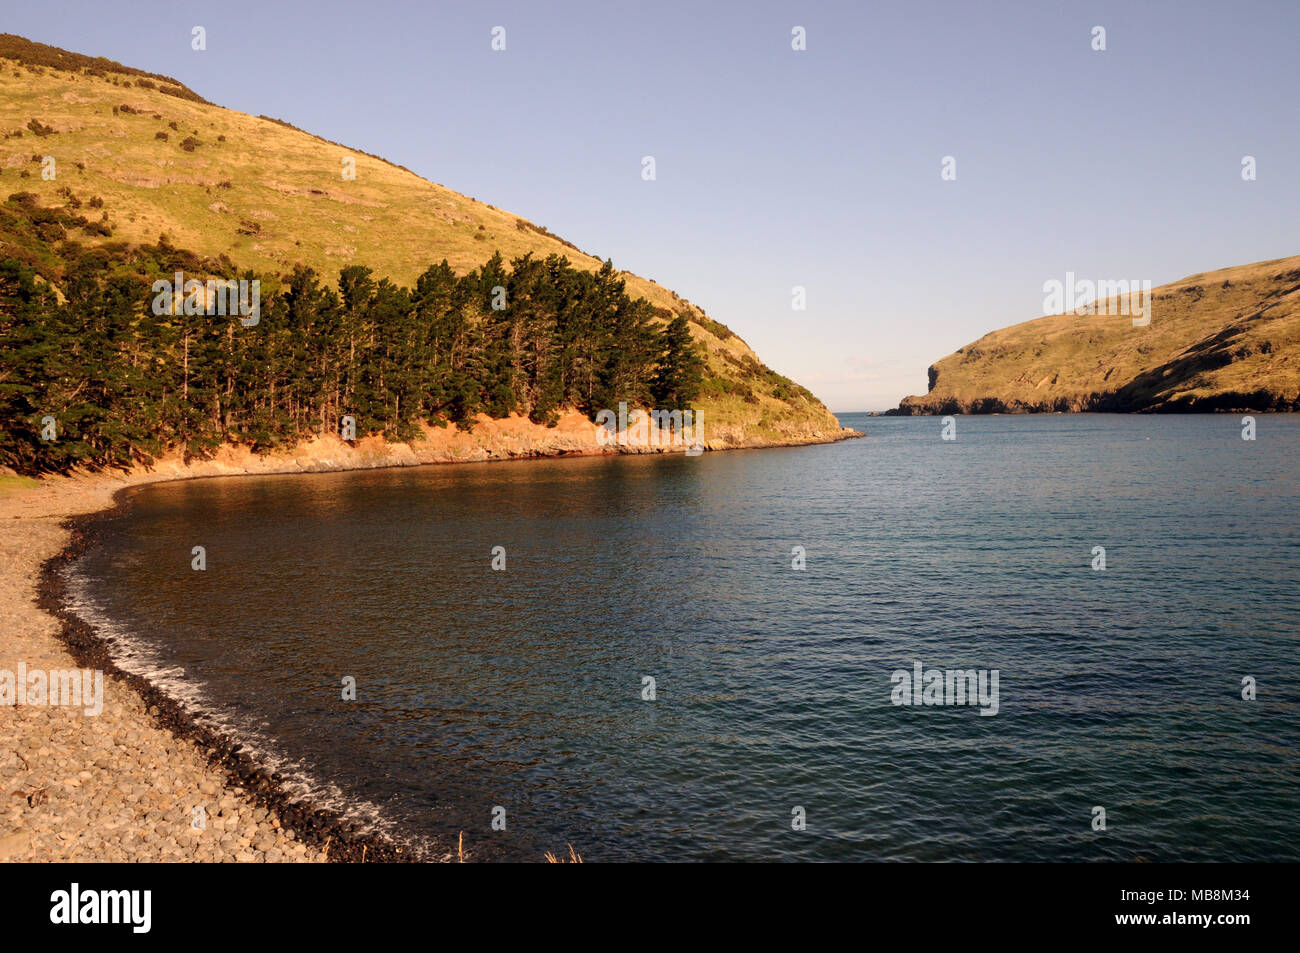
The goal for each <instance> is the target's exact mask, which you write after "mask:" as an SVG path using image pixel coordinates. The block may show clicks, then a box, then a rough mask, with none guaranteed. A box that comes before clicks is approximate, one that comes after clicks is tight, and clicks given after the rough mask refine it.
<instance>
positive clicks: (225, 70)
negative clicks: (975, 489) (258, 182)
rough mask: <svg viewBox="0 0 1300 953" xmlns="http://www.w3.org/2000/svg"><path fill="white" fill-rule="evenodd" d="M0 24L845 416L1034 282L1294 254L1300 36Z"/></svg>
mask: <svg viewBox="0 0 1300 953" xmlns="http://www.w3.org/2000/svg"><path fill="white" fill-rule="evenodd" d="M7 14H8V15H7V16H6V18H5V24H4V26H3V29H4V30H6V31H10V32H14V33H18V34H20V35H23V36H26V37H29V38H30V39H32V40H35V41H38V42H43V43H49V44H52V45H55V46H59V47H64V48H67V49H70V50H74V51H77V52H81V53H86V54H90V55H100V56H106V57H109V58H111V59H115V60H118V61H120V62H122V63H124V64H127V65H129V66H134V67H138V68H141V69H145V70H148V71H151V72H158V73H163V74H167V75H171V76H174V77H176V78H177V79H179V80H181V81H182V82H184V83H186V84H188V85H189V86H191V87H192V88H194V89H195V90H196V91H197V92H199V93H200V94H201V95H203V96H204V97H206V98H207V99H209V100H211V101H212V102H214V103H217V104H218V105H221V106H226V107H229V108H232V109H237V110H241V111H244V112H248V113H252V114H255V115H256V114H266V115H269V116H274V117H278V118H283V119H285V120H287V121H289V122H292V123H293V124H295V125H297V126H299V127H301V128H303V129H306V130H307V131H309V132H312V133H315V134H317V135H320V136H323V137H325V138H328V139H332V140H336V141H338V142H341V143H344V144H346V145H349V146H351V147H354V148H358V149H364V150H366V151H368V152H371V153H374V154H377V155H382V156H384V157H385V158H386V159H388V160H390V161H392V162H395V163H398V164H401V165H405V166H407V167H408V168H410V169H412V170H413V171H414V172H416V173H417V174H419V175H422V176H424V177H426V178H429V179H431V180H433V181H435V182H439V183H441V184H444V185H446V186H447V187H449V188H452V189H455V190H456V191H458V192H462V193H464V194H466V195H469V196H473V197H475V198H478V199H480V200H481V201H485V202H490V203H492V204H493V205H496V206H498V207H500V208H503V209H507V210H509V211H511V212H514V213H517V214H519V215H522V216H525V217H527V218H528V219H530V220H531V221H534V222H537V223H538V224H541V225H545V226H546V227H547V228H549V229H550V230H551V231H553V232H555V233H556V234H558V235H560V236H562V237H564V238H566V239H568V240H570V241H572V242H574V243H575V244H576V245H577V246H579V247H580V248H584V249H587V250H589V251H591V252H593V253H595V254H599V255H601V256H602V257H610V258H612V259H613V260H614V262H615V264H616V265H617V266H619V267H620V268H625V269H627V270H630V271H633V272H635V273H637V274H640V275H643V276H645V277H648V278H653V279H655V280H656V281H658V282H659V283H660V284H662V285H664V286H666V287H669V288H672V289H673V290H675V291H677V292H679V293H680V294H681V295H682V296H683V297H686V298H688V299H690V300H691V301H694V302H695V303H697V304H699V305H700V306H701V307H703V308H704V309H705V310H706V311H707V312H708V313H709V315H710V316H711V317H713V318H715V319H717V320H718V321H721V322H723V323H724V324H726V325H728V326H729V327H730V328H732V329H733V330H734V331H735V332H736V333H737V334H739V335H740V336H741V337H743V338H744V339H745V340H746V341H748V342H749V343H750V344H751V345H752V346H753V348H754V349H755V351H756V352H757V353H758V354H759V356H760V357H761V358H762V359H763V360H764V361H765V362H766V363H768V364H769V365H770V366H771V367H773V368H774V369H775V370H777V371H779V372H781V373H783V374H786V375H788V376H790V377H792V378H794V379H795V380H796V381H798V382H799V383H801V384H804V385H806V386H807V387H809V388H810V389H811V390H812V391H813V392H814V393H816V394H817V395H818V396H819V397H820V398H821V399H822V400H823V401H824V402H825V403H826V404H827V406H828V407H831V408H832V409H834V410H835V412H837V413H846V412H854V411H873V410H875V411H879V410H884V409H888V408H890V407H893V406H895V405H896V404H897V403H898V401H899V399H900V398H902V397H903V396H905V395H908V394H922V393H924V392H925V390H926V368H927V367H928V366H929V365H930V364H931V363H933V362H934V361H936V360H938V359H939V358H941V357H943V356H945V355H947V354H949V353H951V352H952V351H954V350H955V349H957V348H958V347H961V346H963V345H965V344H968V343H970V342H971V341H974V340H975V339H977V338H979V337H981V336H982V335H984V334H985V333H987V332H989V331H992V330H995V329H997V328H1001V327H1005V326H1007V325H1010V324H1015V323H1019V322H1021V321H1025V320H1029V319H1031V318H1034V317H1037V316H1039V315H1040V314H1042V299H1043V291H1042V285H1043V282H1045V281H1048V280H1052V279H1062V278H1064V276H1065V273H1066V272H1067V271H1073V272H1075V273H1076V274H1078V275H1080V276H1086V277H1089V278H1105V279H1126V278H1127V279H1146V280H1150V281H1151V282H1152V284H1153V285H1160V284H1163V283H1166V282H1169V281H1173V280H1176V279H1178V278H1181V277H1183V276H1186V275H1189V274H1194V273H1196V272H1200V271H1209V270H1214V269H1218V268H1224V267H1228V266H1231V265H1238V264H1244V263H1247V262H1254V261H1262V260H1267V259H1273V258H1281V257H1287V256H1290V255H1294V254H1297V253H1300V248H1298V247H1297V246H1296V244H1295V238H1294V231H1295V229H1294V222H1295V221H1296V220H1297V216H1298V214H1300V194H1298V192H1297V190H1296V188H1295V186H1294V183H1295V181H1296V180H1297V179H1296V172H1297V168H1296V166H1297V156H1298V155H1300V131H1298V130H1297V129H1296V127H1295V124H1294V123H1289V122H1286V121H1285V117H1286V116H1287V115H1289V114H1290V110H1289V108H1288V107H1289V106H1290V104H1291V103H1292V102H1293V101H1294V99H1295V96H1294V95H1293V94H1294V93H1295V92H1296V91H1297V85H1298V82H1297V79H1296V76H1295V72H1294V69H1293V68H1291V67H1288V66H1287V65H1286V64H1287V63H1290V62H1292V61H1293V56H1292V55H1291V50H1290V49H1289V47H1290V45H1291V41H1292V39H1293V38H1294V37H1295V36H1296V35H1297V27H1300V7H1294V6H1284V5H1281V4H1269V3H1255V4H1249V5H1247V6H1245V7H1244V8H1243V7H1233V8H1223V7H1215V6H1213V5H1210V4H1206V3H1195V4H1175V3H1167V2H1160V3H1151V4H1144V5H1142V6H1141V7H1138V8H1130V7H1128V6H1126V5H1124V4H1118V3H1111V2H1098V3H1090V4H1086V5H1084V4H1066V5H1060V6H1052V7H1050V8H1049V7H1045V6H1042V5H1033V4H1023V3H995V4H991V5H987V6H981V7H978V8H974V7H972V8H968V7H963V6H958V5H951V4H919V5H909V6H908V7H906V8H904V9H901V10H873V11H866V10H859V9H856V8H854V7H853V6H852V5H849V4H840V3H826V4H783V3H770V2H765V3H761V4H755V5H739V4H735V5H726V4H721V5H714V6H712V7H710V8H709V9H690V10H685V9H682V10H678V9H661V8H618V9H600V10H596V11H590V10H584V9H582V8H581V7H580V6H578V5H573V4H565V3H561V4H553V5H550V6H548V7H547V8H546V9H544V10H543V9H539V8H537V7H536V6H534V5H529V4H522V3H517V2H504V3H499V4H495V5H493V6H492V7H490V8H488V9H486V10H479V9H476V8H472V7H469V6H467V5H466V6H448V7H440V8H436V9H434V8H426V7H423V6H421V5H419V4H414V3H409V2H395V3H387V4H380V5H376V6H374V7H368V8H364V9H361V8H353V7H352V6H351V5H344V4H341V3H321V4H313V5H312V6H311V7H310V8H305V7H304V8H297V9H295V8H289V9H278V8H275V7H272V6H269V5H264V4H258V5H254V4H249V3H246V2H242V0H237V2H232V3H230V4H227V5H225V6H223V7H220V8H214V7H209V6H204V5H197V4H179V5H171V4H162V3H156V2H144V3H138V4H134V5H133V11H132V12H131V13H129V14H124V13H122V12H121V11H119V10H114V9H112V8H111V7H101V6H98V5H94V4H89V3H84V2H57V0H56V2H51V3H49V4H46V5H39V6H27V7H15V8H10V9H9V10H8V11H7ZM254 25H255V27H256V28H253V26H254ZM194 26H203V27H204V29H205V31H206V41H207V42H206V46H207V48H206V49H205V50H203V51H195V50H193V49H191V42H190V41H191V30H192V28H193V27H194ZM496 26H504V27H505V30H506V33H505V38H506V49H505V50H504V51H493V50H492V48H491V41H492V34H491V31H492V29H493V27H496ZM795 26H801V27H803V28H804V29H805V31H806V37H807V44H806V45H807V48H806V49H805V50H802V51H795V50H793V49H792V48H791V30H792V28H793V27H795ZM1095 26H1103V27H1104V28H1105V30H1106V49H1105V50H1104V51H1096V50H1094V49H1093V48H1092V46H1093V32H1092V31H1093V28H1094V27H1095ZM359 105H360V106H363V107H364V108H358V107H359ZM647 155H651V156H654V157H655V160H656V173H657V177H656V179H655V181H649V182H648V181H644V180H643V179H642V177H641V168H642V167H641V161H642V157H643V156H647ZM1247 155H1249V156H1254V157H1255V159H1256V162H1257V169H1258V173H1257V174H1258V178H1257V180H1255V181H1243V178H1242V175H1241V162H1242V157H1243V156H1247ZM945 156H952V157H954V158H955V160H956V172H957V177H956V180H955V181H944V180H943V179H942V178H941V176H940V172H941V162H942V160H943V158H944V157H945ZM429 257H430V259H431V260H435V259H436V258H437V257H438V255H437V250H436V249H431V250H430V256H429ZM795 286H801V287H803V288H805V289H806V296H807V309H806V310H804V311H795V310H792V307H791V300H792V289H793V288H794V287H795Z"/></svg>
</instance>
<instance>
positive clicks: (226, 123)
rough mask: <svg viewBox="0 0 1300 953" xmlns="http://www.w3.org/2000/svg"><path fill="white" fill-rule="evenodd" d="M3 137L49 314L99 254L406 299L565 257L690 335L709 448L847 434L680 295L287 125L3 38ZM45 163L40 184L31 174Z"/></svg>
mask: <svg viewBox="0 0 1300 953" xmlns="http://www.w3.org/2000/svg"><path fill="white" fill-rule="evenodd" d="M0 135H3V137H4V138H3V145H2V146H0V196H10V199H9V201H8V202H6V203H5V205H4V206H0V258H10V259H14V260H16V261H18V262H20V263H21V264H22V265H23V266H24V267H25V268H28V269H30V270H31V272H32V273H33V276H34V281H35V284H36V285H37V286H39V287H48V288H49V289H50V291H51V292H52V293H53V294H54V295H55V296H56V297H57V299H58V300H59V302H60V303H62V302H63V301H65V300H66V299H65V292H66V288H65V287H64V284H65V282H66V281H67V279H68V275H69V273H70V272H72V271H75V270H76V268H77V267H80V265H79V264H78V263H84V262H85V260H86V259H87V256H88V254H89V252H90V251H93V250H94V249H103V250H104V253H105V255H108V256H110V258H111V260H112V261H113V262H114V263H118V262H131V263H132V267H133V268H136V269H137V270H141V269H143V270H149V269H153V270H155V271H156V270H158V269H159V268H161V267H163V266H164V265H166V264H167V263H168V262H170V261H172V260H173V259H176V258H177V253H178V250H179V252H183V253H184V256H185V260H186V261H189V262H191V263H193V264H195V265H196V266H197V267H200V269H201V270H206V271H208V272H209V273H210V274H216V275H218V276H221V277H227V278H233V277H236V275H237V274H238V275H242V274H243V273H244V272H246V271H247V272H249V273H256V274H258V275H261V276H264V277H265V276H288V275H290V274H291V273H293V271H294V269H296V268H299V267H300V266H305V267H307V268H310V269H313V270H314V271H315V272H316V274H317V276H318V277H319V278H320V280H321V283H322V284H323V285H326V286H332V285H334V284H335V283H336V282H337V281H338V279H339V274H340V272H341V271H342V270H343V269H346V268H355V267H364V268H367V269H369V270H370V274H371V277H372V278H373V279H374V280H375V281H380V280H381V279H388V280H389V281H391V282H392V283H394V284H396V285H400V286H402V287H404V288H410V287H413V286H414V285H415V284H416V283H417V281H418V280H419V279H420V277H421V276H423V275H426V273H427V272H428V270H429V269H430V267H431V266H433V265H435V264H437V263H438V262H440V261H442V260H445V261H446V262H447V263H448V266H449V267H450V269H451V270H452V272H454V274H455V275H457V276H461V277H464V276H466V275H470V274H471V273H474V272H475V271H476V270H482V269H484V268H485V266H487V265H488V264H489V263H491V262H492V261H494V260H496V261H504V262H510V263H512V264H513V263H515V262H517V261H519V260H520V259H522V258H524V257H525V256H528V257H529V258H530V259H531V260H533V261H545V260H547V259H550V260H551V261H552V262H558V261H560V260H561V259H562V260H563V262H565V263H567V265H568V266H571V267H572V268H573V269H576V270H578V271H580V272H586V273H589V274H592V275H599V274H601V273H602V272H603V273H604V274H606V275H610V281H608V282H605V279H603V278H602V279H601V282H602V283H603V284H602V287H604V285H605V284H609V285H610V286H611V287H614V286H615V285H616V284H617V283H618V282H621V286H622V288H623V289H624V291H625V293H626V295H627V297H628V298H629V299H632V300H633V301H635V300H637V299H642V300H644V301H645V302H646V303H647V305H648V309H647V311H646V314H647V318H648V323H649V324H651V325H654V326H657V327H659V328H660V329H661V330H662V329H665V328H668V327H670V326H671V325H672V322H673V321H674V319H681V321H682V323H684V325H685V326H686V327H687V328H689V339H690V340H692V341H694V342H695V345H696V346H697V348H698V350H699V353H700V356H701V358H702V360H703V368H702V380H701V381H700V385H699V388H698V393H697V394H696V396H695V397H694V399H693V402H692V406H694V407H696V408H698V409H700V410H702V411H703V412H704V414H705V419H706V420H707V427H708V434H709V444H710V446H717V447H725V446H757V445H766V444H777V443H799V442H809V441H817V440H825V439H834V438H836V437H838V436H841V435H842V432H841V431H840V428H839V425H838V422H837V421H836V420H835V418H834V417H833V416H832V415H831V414H830V413H829V411H828V410H827V409H826V408H825V406H824V405H823V404H822V403H821V402H820V401H818V400H817V399H816V397H814V396H813V395H812V394H811V393H810V392H809V391H808V390H807V389H805V388H803V387H801V386H800V385H798V384H796V383H794V382H793V381H791V380H789V379H788V378H785V377H783V376H782V375H780V374H777V373H776V372H774V371H772V370H771V369H769V368H768V367H766V366H765V365H764V364H763V363H762V362H761V361H760V360H759V359H758V357H757V355H756V354H754V352H753V351H752V350H751V349H750V348H749V346H748V345H746V344H745V342H744V341H743V340H741V339H740V338H739V337H738V336H737V335H735V334H734V333H732V332H731V331H730V330H729V329H728V328H726V327H725V326H724V325H722V324H720V323H718V322H716V321H714V320H712V319H711V318H709V317H708V316H707V315H705V314H704V312H703V311H702V310H701V309H699V308H698V307H696V306H695V305H693V304H692V303H690V302H689V301H687V300H685V299H683V298H682V297H680V296H679V295H677V294H676V293H675V292H673V291H670V290H669V289H667V288H664V287H662V286H660V285H659V284H657V283H655V282H654V281H651V280H649V279H646V278H643V277H640V276H637V275H635V274H632V273H629V272H625V271H618V270H616V269H615V270H614V271H613V272H612V273H611V272H610V270H609V266H608V265H607V264H606V263H605V262H604V261H602V259H601V258H599V257H597V256H596V255H594V254H589V253H587V252H585V251H582V250H580V249H579V248H577V247H576V246H575V245H573V244H572V243H570V242H568V241H566V240H564V239H562V238H560V237H559V236H556V235H554V234H552V233H551V232H550V231H549V230H547V229H546V228H545V227H543V226H541V225H538V224H535V223H533V222H529V221H527V220H525V219H523V218H521V217H520V216H517V215H514V214H512V213H510V212H507V211H504V210H502V209H499V208H496V207H495V206H493V205H489V204H486V203H484V202H480V201H478V200H476V199H473V198H469V197H467V196H464V195H461V194H459V193H457V192H455V191H453V190H451V189H449V188H446V187H444V186H442V185H439V184H437V183H434V182H430V181H428V180H426V179H423V178H421V177H420V176H418V175H416V174H414V173H413V172H411V171H410V170H408V169H405V168H403V167H401V166H399V165H396V164H394V163H391V162H388V161H386V160H385V159H382V158H380V157H377V156H374V155H370V154H367V153H365V152H363V151H361V150H358V149H355V148H349V147H347V146H343V145H340V144H338V143H333V142H330V141H327V140H325V139H322V138H320V137H318V136H314V135H311V134H310V133H307V132H304V131H302V130H299V129H297V128H295V127H293V126H292V125H291V124H289V123H288V122H286V121H283V120H280V119H274V118H271V117H266V116H252V115H248V114H245V113H241V112H237V111H234V110H230V109H225V108H223V107H220V106H217V105H213V104H212V103H209V102H208V101H207V100H205V99H204V98H203V97H202V96H200V95H199V94H198V93H196V92H194V91H193V90H190V89H189V88H187V87H186V86H184V85H183V84H182V83H180V82H178V81H177V80H174V79H172V78H170V77H165V76H161V75H158V74H153V73H148V72H144V71H142V70H138V69H134V68H131V67H127V66H123V65H121V64H118V63H115V62H113V61H111V60H106V59H103V58H92V57H88V56H83V55H81V54H76V53H70V52H68V51H63V50H58V49H56V48H54V47H50V46H46V45H44V44H39V43H33V42H31V41H28V40H25V39H23V38H21V37H15V36H13V35H10V34H3V35H0ZM46 157H53V161H54V169H55V175H54V177H53V178H52V179H48V178H45V177H43V175H42V172H43V170H44V169H45V168H46V166H47V165H48V160H47V158H46ZM353 172H354V173H355V175H354V176H353V175H352V173H353ZM498 254H499V255H500V256H501V257H500V259H494V255H498ZM146 258H147V259H148V268H144V266H142V265H140V261H141V260H143V259H146ZM106 267H107V266H106ZM111 267H117V264H114V265H112V266H111ZM548 267H549V268H550V269H551V271H552V272H554V271H555V268H556V267H558V265H555V264H552V265H549V266H548ZM482 273H483V274H486V272H482ZM15 280H16V279H15ZM557 280H558V279H557ZM565 280H567V279H565ZM285 286H286V287H287V286H288V281H287V279H286V281H285ZM164 356H165V357H170V355H164ZM177 358H178V359H180V354H179V352H178V353H177ZM0 383H3V382H2V381H0ZM517 412H518V413H523V414H525V415H526V414H527V412H528V410H527V408H526V407H524V408H522V409H520V410H518V411H517ZM496 415H497V414H493V416H496ZM501 415H502V416H504V415H505V414H504V412H503V413H502V414H501Z"/></svg>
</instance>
